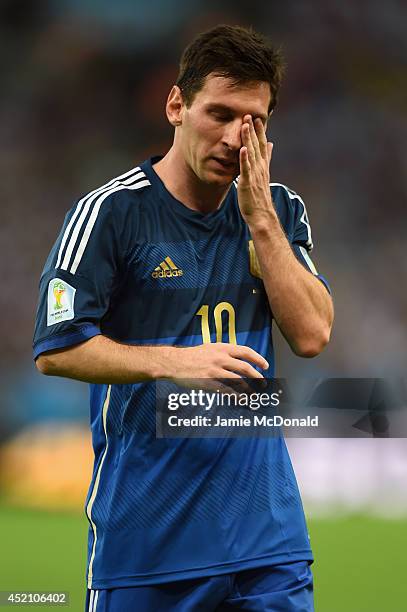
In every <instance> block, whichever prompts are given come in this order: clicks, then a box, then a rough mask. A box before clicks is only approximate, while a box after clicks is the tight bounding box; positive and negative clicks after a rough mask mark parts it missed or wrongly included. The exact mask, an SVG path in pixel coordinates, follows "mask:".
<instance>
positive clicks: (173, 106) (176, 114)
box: [165, 85, 184, 127]
mask: <svg viewBox="0 0 407 612" xmlns="http://www.w3.org/2000/svg"><path fill="white" fill-rule="evenodd" d="M183 109H184V100H183V98H182V93H181V90H180V88H179V87H178V85H173V87H172V89H171V91H170V93H169V94H168V98H167V104H166V107H165V110H166V113H167V118H168V121H169V122H170V123H171V125H173V126H174V127H177V125H181V123H182V112H183Z"/></svg>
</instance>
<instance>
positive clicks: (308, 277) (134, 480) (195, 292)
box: [34, 26, 333, 612]
mask: <svg viewBox="0 0 407 612" xmlns="http://www.w3.org/2000/svg"><path fill="white" fill-rule="evenodd" d="M281 75H282V61H281V57H280V55H279V53H278V52H276V51H275V50H274V49H273V48H272V47H271V45H270V44H269V42H268V41H267V40H266V39H264V38H263V37H262V36H260V35H259V34H256V33H255V32H253V31H251V30H246V29H244V28H240V27H231V26H219V27H216V28H214V29H212V30H210V31H208V32H206V33H203V34H201V35H199V36H198V37H197V38H196V39H195V40H194V41H193V42H192V43H191V45H190V46H189V47H188V48H187V49H186V50H185V52H184V54H183V57H182V60H181V66H180V73H179V77H178V80H177V84H176V85H174V87H173V88H172V90H171V92H170V94H169V97H168V100H167V106H166V111H167V117H168V120H169V122H170V123H171V125H172V126H174V128H175V134H174V142H173V145H172V147H171V149H170V150H169V151H168V153H167V154H166V155H165V156H164V157H163V158H153V159H152V160H148V161H145V162H144V163H142V164H141V165H140V166H139V167H137V168H135V169H133V170H130V171H129V172H127V173H125V174H123V175H121V176H120V177H118V178H117V179H113V180H111V181H110V182H108V183H106V184H105V185H103V186H102V187H100V188H99V189H95V190H94V191H91V192H90V193H89V194H87V195H86V196H85V197H83V198H81V200H79V202H78V203H77V205H76V206H74V207H73V208H72V210H71V211H70V212H69V213H68V215H67V217H66V220H65V223H64V226H63V228H62V231H61V233H60V236H59V238H58V239H57V242H56V243H55V245H54V247H53V249H52V251H51V253H50V255H49V257H48V260H47V263H46V265H45V269H44V272H43V276H42V279H41V297H40V304H39V309H38V317H37V325H36V332H35V340H34V355H35V358H36V359H37V366H38V369H39V370H40V371H41V372H43V373H44V374H49V375H57V376H66V377H70V378H75V379H79V380H84V381H88V382H90V383H92V385H91V425H92V434H93V445H94V450H95V467H94V473H93V478H92V482H91V486H90V490H89V495H88V500H87V507H86V510H87V516H88V519H89V523H90V532H89V555H88V597H87V609H89V610H92V611H94V610H97V611H99V610H109V611H112V610H114V611H119V610H137V611H138V612H144V611H145V612H147V611H150V610H151V611H156V610H177V611H178V610H182V611H184V610H185V611H187V610H188V611H189V610H191V611H192V610H200V609H202V610H206V611H208V612H209V611H210V610H232V609H239V610H240V609H242V610H284V611H289V610H293V611H294V610H295V611H299V610H312V609H313V604H312V575H311V572H310V569H309V565H310V563H311V562H312V553H311V549H310V545H309V538H308V535H307V531H306V527H305V521H304V516H303V511H302V506H301V501H300V497H299V493H298V489H297V485H296V482H295V477H294V474H293V471H292V467H291V463H290V460H289V457H288V453H287V450H286V447H285V443H284V440H282V439H281V438H271V439H245V440H241V439H240V440H239V439H230V438H228V439H195V440H194V439H183V440H168V439H156V438H155V428H154V424H155V396H154V385H153V384H152V383H151V382H149V381H154V380H155V379H159V378H164V379H168V380H175V379H177V378H186V379H193V378H209V377H212V378H216V379H218V378H240V377H254V378H262V377H263V376H264V375H267V376H269V377H272V376H273V372H274V357H273V348H272V342H271V335H270V334H271V323H272V318H274V320H275V322H276V323H277V325H278V326H279V328H280V329H281V331H282V333H283V334H284V336H285V338H286V339H287V341H288V343H289V344H290V346H291V348H292V349H293V351H294V352H295V353H296V354H298V355H302V356H304V357H312V356H314V355H317V354H318V353H319V352H320V351H321V350H322V349H323V347H324V346H325V345H326V343H327V342H328V339H329V334H330V329H331V325H332V318H333V310H332V302H331V298H330V295H329V292H328V290H327V284H326V281H325V280H324V279H323V278H322V277H321V276H318V275H317V273H316V270H315V268H314V266H313V264H312V262H311V260H310V258H309V255H308V251H309V250H310V249H311V246H312V243H311V231H310V226H309V222H308V218H307V214H306V211H305V207H304V204H303V202H302V200H301V198H300V197H299V196H298V195H296V194H295V193H294V192H293V191H291V190H289V189H287V188H286V187H285V186H283V185H280V184H278V183H274V184H272V188H271V189H270V182H269V181H270V178H269V164H270V160H271V154H272V145H271V143H268V142H267V139H266V134H265V129H266V126H267V122H268V119H269V117H270V115H271V113H272V111H273V108H274V106H275V103H276V97H277V92H278V88H279V85H280V81H281ZM239 175H240V176H239ZM238 176H239V178H238V181H237V183H235V182H234V181H235V179H236V178H237V177H238ZM55 291H57V292H58V295H59V302H58V301H56V298H55Z"/></svg>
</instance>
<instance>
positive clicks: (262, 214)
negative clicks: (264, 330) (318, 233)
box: [238, 116, 333, 357]
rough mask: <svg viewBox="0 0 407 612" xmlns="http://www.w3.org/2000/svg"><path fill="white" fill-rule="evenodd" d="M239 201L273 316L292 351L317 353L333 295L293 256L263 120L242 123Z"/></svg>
mask: <svg viewBox="0 0 407 612" xmlns="http://www.w3.org/2000/svg"><path fill="white" fill-rule="evenodd" d="M242 142H243V146H242V148H241V149H240V171H241V173H240V179H239V183H238V200H239V206H240V210H241V212H242V215H243V218H244V219H245V221H246V223H247V224H248V226H249V229H250V233H251V235H252V238H253V242H254V246H255V249H256V254H257V257H258V260H259V263H260V267H261V271H262V276H263V282H264V286H265V289H266V292H267V296H268V300H269V303H270V308H271V309H272V312H273V316H274V319H275V321H276V323H277V325H278V326H279V328H280V330H281V332H282V333H283V335H284V337H285V338H286V340H287V342H288V343H289V345H290V347H291V348H292V350H293V351H294V352H295V353H296V354H297V355H300V356H302V357H314V356H315V355H318V354H319V353H320V352H321V351H322V349H323V348H324V347H325V346H326V344H327V343H328V341H329V337H330V332H331V328H332V322H333V304H332V299H331V297H330V295H329V293H328V291H327V290H326V288H325V287H324V285H323V284H322V283H321V281H320V280H318V278H316V277H315V276H314V275H313V274H312V273H311V272H308V270H306V269H305V268H304V266H302V265H301V263H300V262H299V261H298V260H297V258H296V256H295V255H294V253H293V251H292V249H291V246H290V244H289V242H288V240H287V238H286V236H285V234H284V231H283V229H282V227H281V225H280V221H279V219H278V216H277V213H276V211H275V208H274V205H273V202H272V199H271V192H270V185H269V183H270V178H269V164H270V161H271V153H272V144H271V143H268V142H267V140H266V135H265V130H264V126H263V124H262V122H261V120H259V119H256V120H255V122H254V123H253V121H252V119H251V117H250V116H246V117H245V121H244V123H243V125H242Z"/></svg>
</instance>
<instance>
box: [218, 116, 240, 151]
mask: <svg viewBox="0 0 407 612" xmlns="http://www.w3.org/2000/svg"><path fill="white" fill-rule="evenodd" d="M241 129H242V121H241V119H236V120H235V121H230V122H229V123H228V124H227V125H225V129H224V132H223V135H222V144H223V145H225V146H226V147H227V148H228V149H230V150H231V151H238V150H239V149H240V147H241V146H242V139H241Z"/></svg>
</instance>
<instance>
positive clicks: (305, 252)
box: [287, 189, 331, 293]
mask: <svg viewBox="0 0 407 612" xmlns="http://www.w3.org/2000/svg"><path fill="white" fill-rule="evenodd" d="M287 192H288V195H289V197H290V200H291V203H292V205H293V206H294V231H293V239H292V248H293V251H294V254H295V256H296V257H297V259H298V260H299V261H300V262H301V263H302V265H303V266H304V267H305V268H306V269H307V270H309V271H310V272H311V273H312V274H314V276H316V277H317V278H318V279H319V280H320V281H321V282H322V283H323V285H324V286H325V287H326V289H327V290H328V292H329V293H331V288H330V286H329V283H328V281H327V279H326V278H325V276H323V275H322V274H320V273H319V271H318V270H317V268H316V266H315V264H314V262H313V261H312V259H311V257H310V253H311V251H312V250H313V249H314V243H313V240H312V232H311V224H310V222H309V218H308V213H307V209H306V207H305V203H304V201H303V199H302V198H301V197H300V196H299V195H298V194H297V193H295V192H294V191H292V190H291V189H287Z"/></svg>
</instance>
